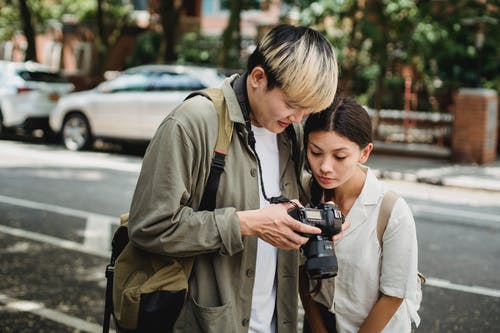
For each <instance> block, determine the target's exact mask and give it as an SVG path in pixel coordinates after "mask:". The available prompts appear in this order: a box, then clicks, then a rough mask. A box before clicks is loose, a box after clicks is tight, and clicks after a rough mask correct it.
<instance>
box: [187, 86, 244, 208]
mask: <svg viewBox="0 0 500 333" xmlns="http://www.w3.org/2000/svg"><path fill="white" fill-rule="evenodd" d="M197 95H202V96H205V97H206V98H208V99H209V100H211V101H212V103H214V106H215V110H217V115H218V119H219V122H218V126H219V127H218V134H217V143H216V144H215V149H214V156H213V158H212V163H211V165H210V174H209V176H208V181H207V184H206V186H205V191H204V192H203V196H202V199H201V203H200V207H199V209H198V210H214V209H215V199H216V194H217V189H218V188H219V182H220V176H221V174H222V172H223V171H224V166H225V164H226V155H227V153H228V150H229V145H230V144H231V138H232V135H233V128H234V123H233V122H232V121H231V119H230V117H229V111H228V109H227V104H226V100H225V99H224V93H223V92H222V90H221V89H218V88H209V89H204V90H199V91H195V92H193V93H191V94H190V95H189V96H188V97H186V99H188V98H191V97H193V96H197Z"/></svg>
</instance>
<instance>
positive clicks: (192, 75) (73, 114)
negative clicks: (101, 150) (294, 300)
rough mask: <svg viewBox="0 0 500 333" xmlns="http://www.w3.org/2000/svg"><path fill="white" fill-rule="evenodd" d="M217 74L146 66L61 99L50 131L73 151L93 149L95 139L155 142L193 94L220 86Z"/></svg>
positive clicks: (199, 69)
mask: <svg viewBox="0 0 500 333" xmlns="http://www.w3.org/2000/svg"><path fill="white" fill-rule="evenodd" d="M223 80H224V76H223V75H222V74H220V73H219V72H218V71H217V70H216V69H213V68H205V67H195V66H175V65H144V66H138V67H133V68H130V69H128V70H126V71H124V72H123V73H122V74H120V75H119V76H118V77H116V78H115V79H112V80H109V81H105V82H103V83H101V84H100V85H98V86H97V87H96V88H94V89H91V90H88V91H82V92H75V93H71V94H69V95H67V96H65V97H63V98H61V99H60V100H59V102H58V104H57V107H56V108H55V110H54V111H53V112H52V114H51V116H50V126H51V128H52V129H53V130H54V131H55V132H56V133H60V134H61V138H62V141H63V144H64V146H66V148H67V149H69V150H82V149H86V148H89V147H90V145H91V144H92V142H93V140H94V139H95V138H102V139H105V140H110V139H111V140H121V141H124V140H127V141H149V140H151V138H152V137H153V135H154V133H155V131H156V129H157V127H158V126H159V125H160V123H161V121H162V120H163V119H164V118H165V117H166V116H167V115H168V114H169V112H170V111H172V110H173V109H174V107H175V106H176V105H178V104H179V103H180V102H182V101H183V100H184V98H186V97H187V96H188V95H189V93H190V92H191V91H193V90H199V89H204V88H207V87H218V86H220V85H221V83H222V81H223Z"/></svg>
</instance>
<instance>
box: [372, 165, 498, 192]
mask: <svg viewBox="0 0 500 333" xmlns="http://www.w3.org/2000/svg"><path fill="white" fill-rule="evenodd" d="M423 171H427V170H423ZM373 172H374V174H375V175H376V176H377V177H378V178H379V179H389V180H398V181H407V182H414V183H422V184H429V185H436V186H446V187H454V188H462V189H468V190H476V191H488V192H500V181H499V180H496V179H482V178H474V177H467V176H442V175H441V176H440V175H427V176H419V175H418V173H421V171H417V173H414V172H401V171H390V170H388V171H380V170H378V169H373Z"/></svg>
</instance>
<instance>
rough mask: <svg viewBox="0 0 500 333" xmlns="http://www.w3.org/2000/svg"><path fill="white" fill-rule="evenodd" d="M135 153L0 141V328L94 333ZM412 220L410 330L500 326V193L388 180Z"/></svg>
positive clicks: (471, 329)
mask: <svg viewBox="0 0 500 333" xmlns="http://www.w3.org/2000/svg"><path fill="white" fill-rule="evenodd" d="M140 162H141V156H140V154H123V153H114V152H109V151H98V152H96V151H94V152H80V153H73V152H68V151H66V150H64V149H62V148H60V147H58V146H53V145H44V144H40V143H28V142H16V141H0V276H1V278H0V331H1V332H16V333H17V332H100V331H101V327H100V325H101V323H102V318H103V308H104V287H105V278H104V268H105V266H106V264H107V262H108V258H109V244H110V239H111V235H112V232H113V230H114V229H115V228H116V226H117V223H118V216H119V215H120V214H121V213H123V212H126V211H128V207H129V205H130V199H131V197H132V194H133V190H134V187H135V182H136V180H137V175H138V172H139V170H140ZM388 183H389V185H390V186H391V187H394V189H396V190H397V191H398V192H399V193H401V194H402V195H403V196H404V197H405V198H406V199H407V201H408V202H409V203H410V206H411V207H412V210H413V212H414V215H415V219H416V221H417V233H418V240H419V262H420V264H419V265H420V270H421V271H422V272H423V273H425V275H426V276H427V278H428V282H427V284H426V285H424V287H423V292H424V299H423V303H422V307H421V310H420V315H421V318H422V323H421V325H420V327H419V328H418V329H416V330H415V332H425V333H427V332H498V331H499V330H500V283H499V282H500V278H499V276H500V261H499V260H498V257H499V254H500V242H499V241H498V238H499V235H500V193H494V192H483V191H473V190H462V189H456V188H446V187H437V186H432V185H425V184H417V183H408V182H393V181H390V182H388Z"/></svg>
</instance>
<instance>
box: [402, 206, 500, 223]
mask: <svg viewBox="0 0 500 333" xmlns="http://www.w3.org/2000/svg"><path fill="white" fill-rule="evenodd" d="M410 207H411V209H412V211H413V213H414V214H415V215H424V214H426V215H428V216H433V215H443V214H444V215H447V216H450V217H456V218H457V220H458V221H460V222H467V223H471V224H474V225H484V224H485V223H481V222H480V221H482V222H486V224H487V225H488V226H490V227H494V228H500V216H498V215H496V214H488V213H480V212H474V211H470V210H460V209H452V208H444V207H436V206H431V205H425V204H410Z"/></svg>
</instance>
